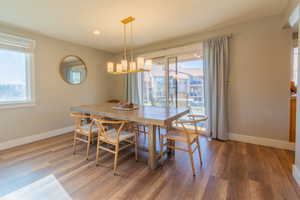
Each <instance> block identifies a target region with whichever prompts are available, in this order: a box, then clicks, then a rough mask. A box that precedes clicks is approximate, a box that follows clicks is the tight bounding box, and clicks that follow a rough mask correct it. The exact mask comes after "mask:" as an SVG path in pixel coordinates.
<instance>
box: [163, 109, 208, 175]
mask: <svg viewBox="0 0 300 200" xmlns="http://www.w3.org/2000/svg"><path fill="white" fill-rule="evenodd" d="M189 117H191V118H192V119H191V120H188V121H176V122H175V123H176V124H177V125H178V126H181V127H182V128H170V129H169V130H168V131H167V132H166V134H161V136H160V159H161V160H162V159H163V154H164V150H163V148H164V146H167V147H168V148H169V149H173V150H180V151H184V152H188V153H189V158H190V162H191V166H192V172H193V176H195V166H194V158H193V153H194V152H195V151H196V150H198V154H199V161H200V166H202V156H201V149H200V142H199V138H198V137H199V136H200V135H204V136H206V135H205V134H203V133H201V132H200V131H198V126H197V124H198V123H199V122H203V121H206V120H207V119H208V118H207V117H206V116H202V115H190V116H189ZM188 125H192V126H193V127H194V129H193V130H191V129H188V128H187V126H188ZM164 139H166V140H167V142H166V143H164ZM176 142H181V143H185V144H186V145H187V149H186V148H182V147H177V146H176ZM193 144H196V146H195V147H194V148H193Z"/></svg>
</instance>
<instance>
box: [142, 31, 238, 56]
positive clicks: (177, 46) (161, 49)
mask: <svg viewBox="0 0 300 200" xmlns="http://www.w3.org/2000/svg"><path fill="white" fill-rule="evenodd" d="M220 37H228V38H229V39H232V37H233V34H228V35H220V36H214V37H210V38H207V39H202V40H195V41H192V42H186V43H183V44H179V45H174V46H170V47H165V48H160V49H155V50H150V51H148V52H147V51H145V52H142V53H139V54H146V53H151V52H155V51H163V50H169V49H173V48H179V47H184V46H188V45H192V44H197V43H201V42H203V41H205V40H212V39H216V38H220Z"/></svg>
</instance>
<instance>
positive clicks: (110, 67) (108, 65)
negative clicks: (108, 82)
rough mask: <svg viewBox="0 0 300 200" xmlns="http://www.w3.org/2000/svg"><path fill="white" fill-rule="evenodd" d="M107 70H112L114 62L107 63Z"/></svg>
mask: <svg viewBox="0 0 300 200" xmlns="http://www.w3.org/2000/svg"><path fill="white" fill-rule="evenodd" d="M107 72H114V63H113V62H108V63H107Z"/></svg>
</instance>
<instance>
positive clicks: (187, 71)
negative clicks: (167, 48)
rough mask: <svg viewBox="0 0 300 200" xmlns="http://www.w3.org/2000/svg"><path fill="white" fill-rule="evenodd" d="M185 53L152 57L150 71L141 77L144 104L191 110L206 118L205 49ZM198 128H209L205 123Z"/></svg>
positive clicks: (159, 53)
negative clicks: (203, 53)
mask: <svg viewBox="0 0 300 200" xmlns="http://www.w3.org/2000/svg"><path fill="white" fill-rule="evenodd" d="M184 50H186V51H183V52H182V51H180V50H177V51H172V54H171V56H169V55H170V54H169V55H168V54H167V55H164V54H163V53H165V52H158V55H157V54H155V56H157V57H154V58H153V57H152V63H153V66H152V69H151V71H150V72H145V73H142V75H141V77H140V79H141V80H140V84H141V86H142V87H141V88H142V91H141V93H142V100H143V104H144V105H152V106H165V105H168V106H172V107H176V108H187V107H188V108H190V110H191V112H192V113H193V114H197V115H205V114H206V109H205V94H204V67H203V55H202V52H203V51H202V45H201V44H197V45H196V48H191V49H188V48H185V49H184ZM150 58H151V57H150ZM198 125H199V126H200V127H201V128H202V130H203V131H206V130H207V128H208V127H207V126H208V124H207V123H205V122H203V123H199V124H198Z"/></svg>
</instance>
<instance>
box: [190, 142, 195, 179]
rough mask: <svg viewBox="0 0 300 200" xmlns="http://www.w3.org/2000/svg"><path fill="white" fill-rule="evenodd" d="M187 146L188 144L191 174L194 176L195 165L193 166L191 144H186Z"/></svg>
mask: <svg viewBox="0 0 300 200" xmlns="http://www.w3.org/2000/svg"><path fill="white" fill-rule="evenodd" d="M188 146H189V156H190V161H191V166H192V171H193V176H195V175H196V173H195V166H194V158H193V151H192V148H191V144H188Z"/></svg>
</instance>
